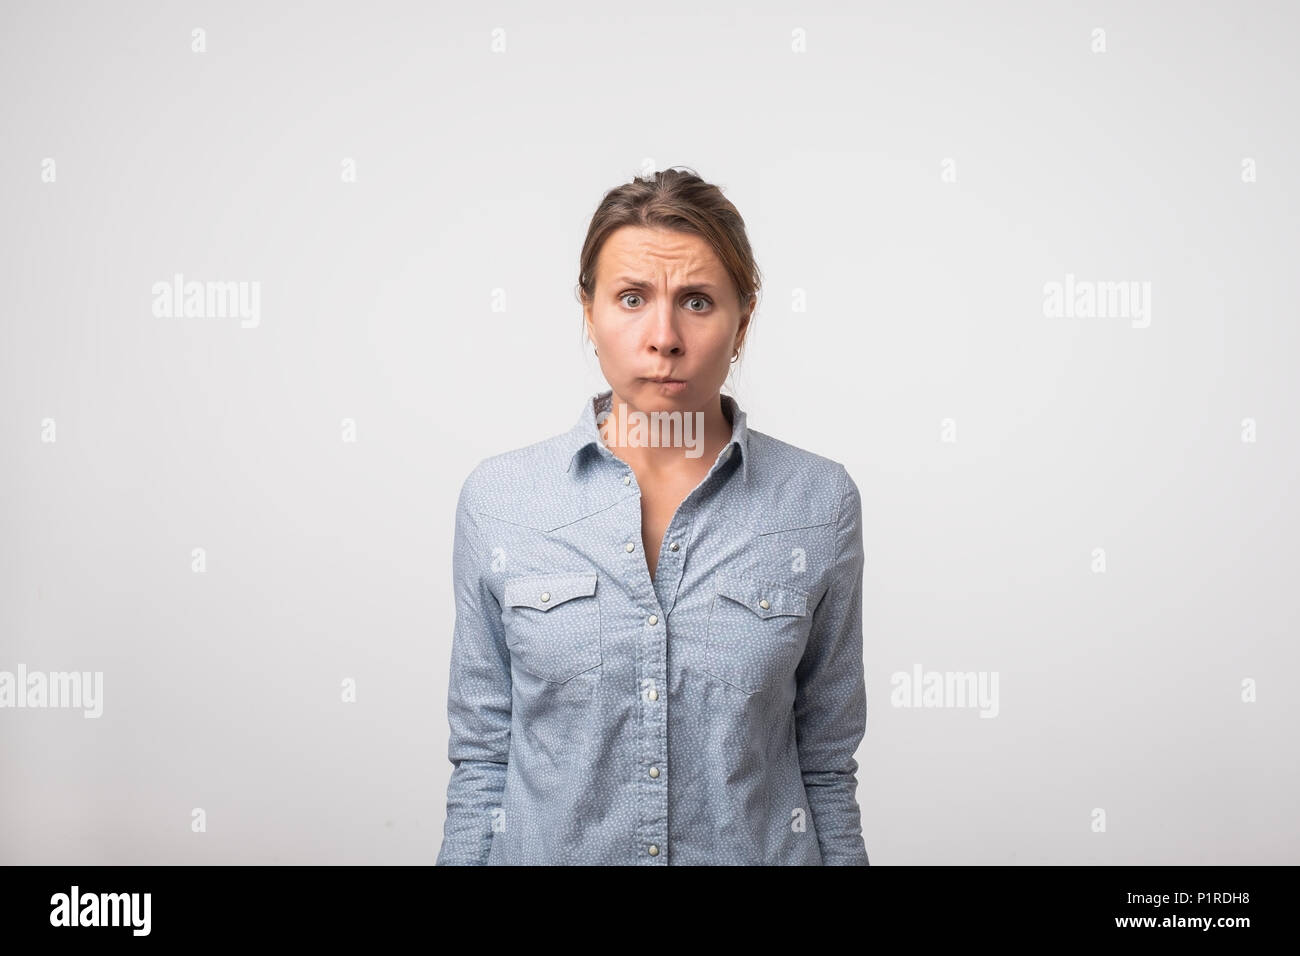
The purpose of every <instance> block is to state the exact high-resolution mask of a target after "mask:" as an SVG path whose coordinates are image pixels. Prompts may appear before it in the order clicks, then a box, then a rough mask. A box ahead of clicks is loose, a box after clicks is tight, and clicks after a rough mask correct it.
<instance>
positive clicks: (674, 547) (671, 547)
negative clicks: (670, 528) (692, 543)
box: [668, 541, 677, 551]
mask: <svg viewBox="0 0 1300 956" xmlns="http://www.w3.org/2000/svg"><path fill="white" fill-rule="evenodd" d="M668 549H669V550H670V551H676V550H677V542H676V541H674V542H673V543H672V544H670V545H669V546H668Z"/></svg>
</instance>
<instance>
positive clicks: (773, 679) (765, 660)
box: [703, 574, 809, 694]
mask: <svg viewBox="0 0 1300 956" xmlns="http://www.w3.org/2000/svg"><path fill="white" fill-rule="evenodd" d="M714 591H715V593H714V595H713V600H712V603H711V604H710V606H709V622H708V626H707V628H706V639H705V642H704V661H703V667H704V669H705V670H706V671H708V672H709V673H710V674H712V675H713V676H714V677H717V678H719V679H721V680H724V681H726V682H727V683H728V684H731V685H732V686H733V687H736V688H739V689H740V690H742V691H744V692H745V693H746V694H755V693H757V692H759V691H760V690H764V689H765V688H768V687H772V686H774V685H775V684H776V683H778V682H779V681H781V680H783V679H785V678H787V677H789V676H791V675H793V674H794V671H795V668H796V667H798V666H799V660H800V658H801V657H802V656H803V650H804V646H805V644H806V643H807V639H808V628H809V618H808V595H807V593H806V592H804V591H801V590H800V589H799V588H796V587H792V586H790V585H788V584H777V583H776V582H773V581H763V580H759V579H756V578H751V577H746V576H743V575H742V576H738V575H728V574H719V575H718V576H717V577H715V578H714Z"/></svg>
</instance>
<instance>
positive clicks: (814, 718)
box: [794, 466, 870, 866]
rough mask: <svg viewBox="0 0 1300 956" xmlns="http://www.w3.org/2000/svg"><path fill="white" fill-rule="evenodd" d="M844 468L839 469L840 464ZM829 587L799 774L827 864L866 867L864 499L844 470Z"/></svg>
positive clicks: (820, 613) (815, 637)
mask: <svg viewBox="0 0 1300 956" xmlns="http://www.w3.org/2000/svg"><path fill="white" fill-rule="evenodd" d="M841 468H842V466H841ZM841 481H842V482H843V488H844V490H843V493H842V495H841V498H840V505H839V511H838V513H837V518H836V530H835V544H834V547H835V555H834V558H833V561H834V564H833V567H832V568H831V574H830V584H829V585H828V586H827V590H826V592H825V594H824V595H823V597H822V599H821V601H820V602H819V603H818V605H817V608H816V610H815V611H814V612H813V620H812V631H811V633H810V635H809V637H808V646H807V648H806V650H805V651H804V656H803V659H802V660H801V661H800V662H799V667H798V670H797V671H796V675H795V676H796V680H797V684H798V688H797V691H796V695H795V704H794V715H795V734H796V737H795V739H796V744H797V746H798V750H799V769H800V771H801V773H802V775H803V783H804V789H805V791H806V792H807V794H808V809H809V812H810V813H811V815H812V820H813V826H814V828H815V830H816V832H817V839H818V842H819V844H820V846H821V852H822V860H823V862H824V863H825V864H826V865H827V866H868V865H870V864H869V861H868V859H867V849H866V844H865V842H864V840H863V837H862V817H861V813H860V811H859V808H858V801H857V789H858V779H857V769H858V763H857V760H856V759H855V757H854V754H855V753H856V752H857V749H858V745H859V744H860V743H861V742H862V738H863V736H864V735H865V733H866V723H867V699H866V698H867V694H866V682H865V678H864V676H863V666H862V571H863V563H864V555H863V546H862V498H861V495H860V494H859V492H858V486H857V484H856V483H855V482H854V481H853V479H852V478H851V477H850V476H849V474H848V471H847V470H844V471H843V473H842V478H841Z"/></svg>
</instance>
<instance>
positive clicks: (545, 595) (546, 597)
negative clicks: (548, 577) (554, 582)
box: [542, 591, 551, 601]
mask: <svg viewBox="0 0 1300 956" xmlns="http://www.w3.org/2000/svg"><path fill="white" fill-rule="evenodd" d="M550 599H551V592H550V591H543V592H542V600H543V601H549V600H550Z"/></svg>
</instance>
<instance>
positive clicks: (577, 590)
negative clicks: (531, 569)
mask: <svg viewBox="0 0 1300 956" xmlns="http://www.w3.org/2000/svg"><path fill="white" fill-rule="evenodd" d="M595 593H596V575H595V574H594V573H593V574H534V575H530V576H529V577H524V578H512V579H511V580H509V581H507V582H506V586H505V601H506V604H508V605H510V606H511V607H532V608H536V609H537V610H539V611H549V610H550V609H551V608H553V607H555V606H556V605H557V604H563V603H564V602H565V601H571V600H573V599H574V598H576V597H586V596H588V595H591V594H595Z"/></svg>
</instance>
